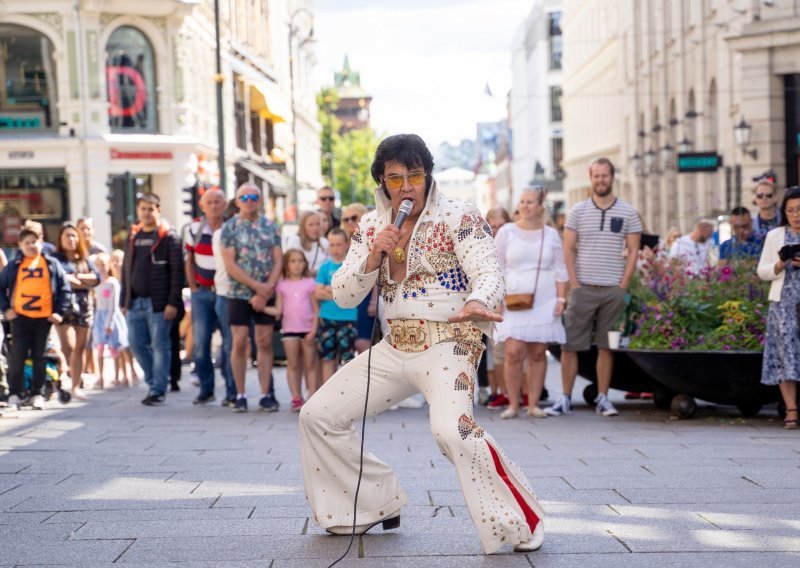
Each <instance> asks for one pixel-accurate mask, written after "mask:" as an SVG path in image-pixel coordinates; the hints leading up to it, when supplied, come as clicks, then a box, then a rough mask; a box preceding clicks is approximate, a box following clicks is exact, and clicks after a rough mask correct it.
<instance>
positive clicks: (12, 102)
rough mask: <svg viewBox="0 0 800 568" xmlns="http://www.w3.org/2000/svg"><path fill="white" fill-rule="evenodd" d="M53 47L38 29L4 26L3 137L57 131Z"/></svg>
mask: <svg viewBox="0 0 800 568" xmlns="http://www.w3.org/2000/svg"><path fill="white" fill-rule="evenodd" d="M56 85H57V83H56V76H55V61H54V59H53V44H52V42H51V41H50V40H49V39H47V37H45V36H44V35H42V34H41V33H39V32H37V31H36V30H34V29H31V28H26V27H24V26H18V25H14V24H0V135H2V134H6V133H12V132H19V131H24V132H30V131H32V130H55V129H56V128H57V127H58V117H57V115H56V101H57V100H58V97H57V93H56Z"/></svg>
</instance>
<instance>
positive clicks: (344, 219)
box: [342, 215, 358, 223]
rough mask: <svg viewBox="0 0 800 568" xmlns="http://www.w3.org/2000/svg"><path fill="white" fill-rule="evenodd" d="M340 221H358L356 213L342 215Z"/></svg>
mask: <svg viewBox="0 0 800 568" xmlns="http://www.w3.org/2000/svg"><path fill="white" fill-rule="evenodd" d="M342 221H344V222H345V223H355V222H356V221H358V215H353V216H352V217H342Z"/></svg>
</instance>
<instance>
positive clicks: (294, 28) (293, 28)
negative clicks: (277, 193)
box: [287, 8, 314, 215]
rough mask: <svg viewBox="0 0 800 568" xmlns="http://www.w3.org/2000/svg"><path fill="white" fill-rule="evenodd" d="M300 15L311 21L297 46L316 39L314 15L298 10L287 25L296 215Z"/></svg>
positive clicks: (306, 10)
mask: <svg viewBox="0 0 800 568" xmlns="http://www.w3.org/2000/svg"><path fill="white" fill-rule="evenodd" d="M300 14H305V15H306V17H308V18H309V20H310V21H311V25H309V28H308V36H307V37H305V38H304V39H303V40H302V41H300V43H299V45H298V46H297V49H298V52H299V50H300V49H301V48H302V47H303V46H304V45H305V44H306V43H308V42H309V41H312V38H313V37H314V23H313V22H314V14H313V13H312V12H311V11H310V10H308V9H307V8H298V9H297V10H295V11H294V12H292V13H291V15H290V16H289V21H288V22H287V25H288V26H289V94H290V98H291V106H292V205H294V208H295V215H297V214H299V211H298V203H297V108H296V103H295V96H294V53H295V51H294V44H295V42H294V40H295V38H296V37H298V35H297V34H298V32H299V31H300V26H299V25H297V24H295V19H296V18H297V16H299V15H300Z"/></svg>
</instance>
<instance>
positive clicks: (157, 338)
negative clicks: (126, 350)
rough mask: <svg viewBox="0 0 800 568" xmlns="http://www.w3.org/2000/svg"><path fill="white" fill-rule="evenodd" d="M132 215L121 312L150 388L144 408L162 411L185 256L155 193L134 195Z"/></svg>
mask: <svg viewBox="0 0 800 568" xmlns="http://www.w3.org/2000/svg"><path fill="white" fill-rule="evenodd" d="M136 215H137V217H138V219H139V223H138V224H136V225H134V226H133V227H131V234H130V236H129V237H128V241H127V243H126V245H125V260H124V262H123V267H122V270H123V275H124V278H123V285H124V289H123V296H122V297H123V301H122V308H123V312H125V317H126V320H127V322H128V336H129V339H130V344H131V351H132V352H133V356H134V357H136V360H137V361H138V362H139V365H140V366H141V367H142V370H143V371H144V380H145V382H146V383H147V385H148V386H149V387H150V389H149V392H148V393H147V396H146V397H145V398H144V399H143V400H142V404H144V405H146V406H160V405H162V404H164V400H165V396H166V392H167V385H168V384H169V378H170V377H169V373H170V361H171V358H172V342H171V340H170V331H171V329H172V325H173V322H174V320H175V318H177V317H178V313H179V311H181V310H182V308H183V298H182V296H181V291H182V289H183V251H182V250H181V249H182V246H181V238H180V237H179V236H178V233H177V232H175V230H174V229H173V228H172V227H170V225H169V223H167V222H166V220H164V219H162V218H161V200H160V199H159V197H158V196H157V195H156V194H154V193H138V194H137V195H136Z"/></svg>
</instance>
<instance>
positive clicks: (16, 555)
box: [3, 540, 131, 566]
mask: <svg viewBox="0 0 800 568" xmlns="http://www.w3.org/2000/svg"><path fill="white" fill-rule="evenodd" d="M130 545H131V541H125V540H94V541H93V540H87V541H70V540H67V541H63V542H50V541H41V542H38V543H36V545H35V546H31V544H30V543H26V542H15V541H13V540H12V541H5V540H4V541H3V561H4V562H13V563H14V565H23V564H28V565H34V566H35V565H43V564H51V563H53V562H58V563H62V564H65V565H69V564H73V565H75V564H78V565H82V566H96V565H98V564H99V563H103V562H106V563H111V562H114V560H115V559H117V558H118V557H119V556H120V555H121V554H122V553H123V552H124V551H125V549H126V548H128V547H129V546H130Z"/></svg>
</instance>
